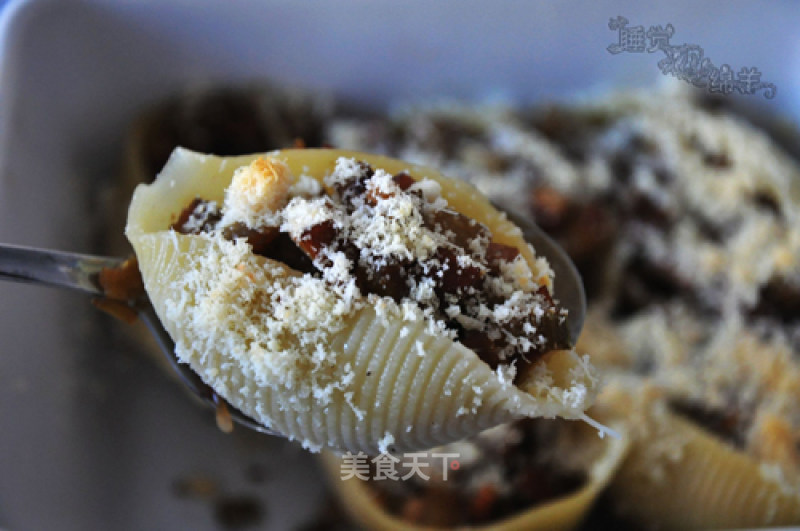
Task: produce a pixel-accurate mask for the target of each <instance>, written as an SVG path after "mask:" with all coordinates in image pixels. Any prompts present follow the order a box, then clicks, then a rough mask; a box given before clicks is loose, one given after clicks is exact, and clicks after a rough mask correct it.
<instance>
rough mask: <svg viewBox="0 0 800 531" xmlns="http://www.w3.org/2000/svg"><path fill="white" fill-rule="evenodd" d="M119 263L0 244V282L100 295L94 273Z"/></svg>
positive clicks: (114, 259)
mask: <svg viewBox="0 0 800 531" xmlns="http://www.w3.org/2000/svg"><path fill="white" fill-rule="evenodd" d="M122 262H123V260H122V259H120V258H109V257H104V256H92V255H86V254H77V253H67V252H61V251H52V250H49V249H36V248H33V247H24V246H19V245H8V244H0V279H2V280H11V281H15V282H27V283H33V284H42V285H45V286H55V287H60V288H69V289H75V290H78V291H82V292H84V293H89V294H91V295H100V296H102V295H103V290H102V288H101V287H100V285H99V284H98V280H97V275H98V273H100V271H101V270H102V269H103V268H106V267H117V266H119V265H120V264H122Z"/></svg>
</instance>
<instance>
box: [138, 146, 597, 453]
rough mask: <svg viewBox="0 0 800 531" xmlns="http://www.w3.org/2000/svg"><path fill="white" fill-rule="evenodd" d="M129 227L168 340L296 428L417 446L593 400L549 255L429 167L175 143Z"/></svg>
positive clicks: (569, 414)
mask: <svg viewBox="0 0 800 531" xmlns="http://www.w3.org/2000/svg"><path fill="white" fill-rule="evenodd" d="M126 235H127V236H128V238H129V240H130V242H131V243H132V245H133V247H134V250H135V252H136V255H137V258H138V260H139V265H140V270H141V273H142V277H143V280H144V285H145V288H146V290H147V293H148V295H149V296H150V298H151V300H152V302H153V305H154V307H155V309H156V312H157V313H158V315H159V317H160V319H161V320H162V322H163V324H164V326H165V328H166V329H167V331H168V332H169V333H170V335H171V336H172V338H173V339H174V340H175V343H176V355H177V356H178V358H179V360H180V361H182V362H185V363H188V364H190V366H191V367H192V368H193V369H194V370H195V371H196V372H197V373H198V374H199V375H200V376H201V378H202V379H203V380H204V381H205V382H206V383H208V384H209V385H210V386H211V387H212V388H213V389H214V390H215V391H216V392H217V393H218V394H219V395H220V396H222V397H223V398H224V399H226V400H227V401H228V402H230V403H231V404H232V405H233V406H234V407H236V408H238V409H240V410H241V411H242V412H244V413H245V414H247V415H249V416H251V417H252V418H254V419H255V420H257V421H258V422H261V423H263V424H265V425H267V426H269V427H271V428H272V429H274V430H277V431H280V432H281V433H283V434H285V435H286V436H287V437H289V438H291V439H295V440H298V441H301V443H302V444H303V446H304V447H306V448H309V449H312V450H317V449H320V448H321V447H329V448H332V449H336V450H349V451H365V452H367V453H370V454H376V453H378V452H387V451H389V452H392V451H402V450H409V449H420V448H429V447H432V446H435V445H440V444H444V443H447V442H450V441H454V440H458V439H461V438H464V437H466V436H469V435H473V434H476V433H478V432H480V431H482V430H484V429H486V428H488V427H491V426H495V425H497V424H500V423H503V422H507V421H510V420H513V419H518V418H523V417H555V416H561V417H566V418H579V417H581V416H582V415H583V411H584V410H585V409H586V408H587V407H588V406H589V405H590V404H591V402H592V400H593V397H594V394H595V387H596V380H595V377H594V375H593V372H592V369H591V366H590V364H589V361H588V358H586V357H581V356H578V355H577V354H576V353H575V352H574V351H572V350H570V349H569V348H568V347H569V344H568V336H567V330H566V325H565V318H566V315H565V312H564V311H563V310H562V309H561V308H559V306H558V304H557V302H556V301H554V300H553V299H552V297H551V295H550V294H551V293H552V283H553V278H552V273H551V271H550V269H549V266H548V265H547V262H546V261H545V260H544V259H542V258H541V257H537V256H536V255H535V254H534V250H533V249H532V248H531V247H530V246H529V245H527V244H526V243H525V241H524V240H523V238H522V236H521V233H520V231H519V229H518V228H516V227H515V226H514V225H513V224H511V223H510V222H509V221H508V220H507V219H506V217H505V215H504V214H502V213H501V212H499V211H497V210H496V209H494V208H493V207H492V206H491V205H490V203H489V202H488V201H487V200H486V199H485V198H484V197H483V196H481V195H480V194H479V193H478V192H476V191H475V189H474V188H472V187H471V186H470V185H468V184H466V183H464V182H462V181H457V180H452V179H447V178H445V177H443V176H441V175H440V174H439V173H437V172H435V171H433V170H430V169H427V168H422V167H416V166H411V165H409V164H406V163H404V162H401V161H397V160H393V159H388V158H385V157H378V156H371V155H366V154H362V153H355V152H341V151H336V150H285V151H278V152H273V153H269V154H265V155H261V156H259V155H254V156H245V157H232V158H220V157H215V156H210V155H201V154H198V153H194V152H190V151H188V150H184V149H177V150H176V151H175V152H174V153H173V155H172V156H171V158H170V159H169V161H168V163H167V165H166V166H165V168H164V169H163V171H162V172H161V173H160V174H159V176H158V177H157V179H156V180H155V182H154V183H153V184H150V185H140V186H139V187H138V188H137V190H136V192H135V194H134V197H133V201H132V203H131V206H130V210H129V215H128V224H127V228H126Z"/></svg>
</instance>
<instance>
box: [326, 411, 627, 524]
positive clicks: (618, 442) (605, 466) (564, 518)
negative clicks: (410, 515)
mask: <svg viewBox="0 0 800 531" xmlns="http://www.w3.org/2000/svg"><path fill="white" fill-rule="evenodd" d="M598 418H599V419H601V420H603V417H598ZM553 422H566V421H553ZM612 426H613V427H614V428H617V429H620V426H619V425H613V424H612ZM580 429H581V430H582V437H583V439H584V440H585V444H586V445H587V446H595V445H597V446H600V448H597V449H596V450H597V451H596V454H593V455H596V456H597V457H596V459H595V460H594V461H593V462H592V463H591V464H590V465H589V469H588V474H587V476H588V479H587V481H586V483H585V484H584V485H582V486H581V487H580V488H578V489H577V490H575V491H574V492H571V493H569V494H567V495H564V496H561V497H559V498H555V499H552V500H549V501H547V502H545V503H542V504H541V505H537V506H534V507H530V508H527V509H523V510H522V511H521V512H519V513H517V514H513V515H510V516H508V517H506V518H504V519H502V520H499V521H496V522H491V523H489V524H486V525H480V526H474V527H472V526H471V527H470V529H485V530H489V529H491V530H493V531H514V530H519V531H523V530H524V531H536V530H542V531H544V530H560V529H573V528H575V527H576V526H578V524H580V523H581V521H582V520H583V518H584V517H585V516H586V514H587V513H588V511H589V510H590V509H591V507H592V505H593V503H594V501H595V500H596V499H597V497H598V496H599V494H600V493H601V492H602V491H603V489H604V488H605V487H606V486H607V485H608V483H609V481H610V480H611V478H612V477H613V475H614V473H615V472H616V470H617V469H618V468H619V466H620V464H621V463H622V461H623V459H624V457H625V455H626V453H627V450H628V441H629V438H628V437H622V438H612V437H605V438H603V439H600V438H598V435H597V431H596V430H594V429H593V428H592V427H590V426H588V425H583V426H582V427H581V428H580ZM531 451H536V449H531ZM322 462H323V466H324V468H325V470H326V472H327V474H328V481H329V484H330V485H331V486H332V487H333V489H334V492H335V493H336V496H337V498H338V499H339V501H340V502H341V504H342V505H343V506H344V508H345V510H346V511H347V513H348V514H349V515H350V517H351V518H352V519H353V520H354V521H355V522H357V523H358V524H359V525H361V526H363V527H365V528H366V529H372V530H376V531H400V530H408V531H426V530H433V529H441V528H440V527H430V526H423V525H415V524H411V523H409V522H407V521H404V520H402V518H400V517H399V516H397V515H393V514H390V513H388V512H387V511H386V510H385V509H384V507H383V506H382V505H381V503H380V501H379V499H378V494H377V492H376V491H375V490H373V489H372V488H370V486H369V482H368V481H364V480H362V479H359V478H358V477H356V476H353V477H348V479H342V476H343V474H342V473H343V470H346V469H344V468H343V466H342V459H341V458H340V457H338V456H336V455H334V454H331V453H329V452H324V453H323V454H322ZM348 476H349V474H348ZM453 510H457V511H466V510H468V508H466V507H459V508H457V509H453Z"/></svg>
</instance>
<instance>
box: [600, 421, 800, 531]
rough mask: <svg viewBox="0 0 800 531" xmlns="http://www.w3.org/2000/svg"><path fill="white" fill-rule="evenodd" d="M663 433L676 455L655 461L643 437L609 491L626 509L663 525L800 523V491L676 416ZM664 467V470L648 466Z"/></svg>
mask: <svg viewBox="0 0 800 531" xmlns="http://www.w3.org/2000/svg"><path fill="white" fill-rule="evenodd" d="M659 417H660V422H663V423H664V425H662V426H661V428H663V429H660V430H659V431H660V432H661V433H664V434H669V438H670V439H671V440H674V441H676V444H675V445H674V446H675V448H674V451H675V453H674V454H673V455H671V456H661V459H659V462H658V463H656V462H654V461H653V454H652V452H648V450H649V449H650V447H651V445H655V444H658V443H659V442H660V441H654V440H646V439H645V440H641V441H638V442H637V443H636V444H635V445H634V446H633V447H632V448H631V451H630V453H629V456H628V458H627V459H626V460H625V463H624V464H623V466H622V468H621V469H620V471H619V473H618V474H617V475H616V477H615V478H614V480H613V482H612V484H611V487H610V491H611V494H612V496H613V497H614V498H615V499H616V500H619V504H620V508H621V510H623V511H624V512H625V514H626V515H630V516H633V517H636V518H639V519H642V520H643V521H648V522H658V524H659V526H660V527H663V528H665V529H698V528H699V529H713V528H733V527H736V528H742V527H757V526H776V525H798V524H800V492H798V491H797V489H796V488H792V487H790V486H789V485H788V484H786V483H782V481H781V478H780V477H779V475H775V474H772V475H771V474H770V471H769V468H768V467H765V466H762V465H761V464H760V463H759V462H758V461H756V460H755V459H753V458H751V457H750V456H748V455H747V454H745V453H743V452H740V451H738V450H736V449H735V448H733V447H732V446H729V445H728V444H726V443H724V442H722V441H721V440H719V439H717V438H716V437H714V436H712V435H711V434H709V433H708V432H706V431H704V430H702V429H700V428H698V427H697V426H696V425H695V424H693V423H692V422H689V421H687V420H686V419H683V418H681V417H679V416H677V415H675V414H672V413H666V414H665V416H664V417H661V416H659ZM654 467H659V468H660V470H659V474H657V475H652V474H648V470H652V469H653V468H654Z"/></svg>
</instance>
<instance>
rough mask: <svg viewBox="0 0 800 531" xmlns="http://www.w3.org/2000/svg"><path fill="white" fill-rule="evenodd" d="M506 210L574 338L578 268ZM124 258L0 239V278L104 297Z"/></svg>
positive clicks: (154, 328) (139, 304) (153, 323)
mask: <svg viewBox="0 0 800 531" xmlns="http://www.w3.org/2000/svg"><path fill="white" fill-rule="evenodd" d="M506 212H507V213H508V214H509V219H510V220H511V221H512V222H514V223H516V224H517V226H518V227H520V229H522V232H523V234H524V236H525V239H526V240H527V241H528V242H529V243H531V244H532V245H533V247H534V249H536V252H537V253H538V254H540V255H543V256H545V257H546V258H547V260H548V261H549V262H550V267H552V269H553V271H554V273H555V279H556V283H555V289H554V294H553V295H554V298H555V299H557V300H558V301H560V304H561V306H562V307H564V308H566V309H567V310H568V311H569V317H568V318H567V327H568V330H569V336H570V341H571V342H572V343H573V344H574V343H575V342H576V341H577V339H578V336H579V335H580V332H581V328H583V320H584V317H585V315H586V297H585V295H584V291H583V282H582V281H581V277H580V275H579V274H578V271H577V270H576V269H575V266H574V265H573V263H572V261H571V260H570V259H569V257H568V256H567V255H566V253H565V252H564V250H563V249H561V247H559V246H558V245H557V244H556V243H555V242H553V241H552V240H551V239H550V238H549V237H548V236H547V235H545V234H544V233H543V232H542V230H541V229H539V227H537V226H536V225H535V224H533V223H532V222H530V221H529V220H527V219H526V218H525V217H524V216H521V215H518V214H514V213H513V212H508V210H506ZM124 261H125V260H124V259H121V258H110V257H103V256H92V255H85V254H76V253H67V252H62V251H53V250H49V249H35V248H31V247H23V246H16V245H6V244H0V279H2V280H11V281H16V282H27V283H33V284H42V285H46V286H54V287H59V288H68V289H75V290H78V291H82V292H84V293H87V294H89V295H93V296H95V297H99V298H101V299H102V298H106V296H107V294H106V292H105V291H104V290H103V287H102V286H101V285H100V282H99V275H100V272H101V271H102V270H103V269H106V268H118V267H119V266H121V265H122V264H123V262H124ZM126 304H127V306H128V307H129V308H130V309H132V310H134V311H135V312H136V314H137V315H138V317H139V319H141V320H142V321H143V322H144V323H145V325H146V326H147V328H148V329H149V330H150V332H151V333H152V335H153V337H154V338H155V339H156V341H157V343H158V345H159V347H160V348H161V351H162V352H163V354H164V357H165V358H166V359H167V361H168V362H169V364H170V366H171V367H172V368H173V369H174V370H175V372H176V373H177V374H178V376H180V378H181V379H182V380H183V382H184V384H186V386H187V387H188V388H189V389H190V390H191V391H192V393H194V394H195V395H196V396H197V397H198V398H200V399H201V400H202V401H203V402H205V403H207V404H208V405H210V406H212V407H214V408H215V409H217V411H218V412H219V411H220V409H221V408H222V409H223V410H224V409H225V408H227V411H228V413H226V414H229V415H230V419H231V420H233V421H234V422H236V423H237V424H240V425H242V426H245V427H247V428H250V429H252V430H256V431H259V432H261V433H266V434H269V435H278V436H281V434H280V433H278V432H276V431H275V430H273V429H271V428H269V427H267V426H264V425H262V424H259V423H258V422H256V421H254V420H253V419H251V418H250V417H248V416H247V415H245V414H244V413H242V412H241V411H239V410H237V409H235V408H233V407H230V406H227V405H226V404H225V402H224V400H223V399H222V398H220V397H219V396H218V395H217V394H216V393H215V392H214V390H213V389H212V388H211V387H209V386H208V385H206V384H205V383H204V382H203V381H202V380H201V379H200V377H199V376H198V375H197V373H195V372H194V371H193V370H192V369H191V368H190V367H189V365H187V364H184V363H179V362H178V360H177V358H176V357H175V343H174V342H173V341H172V338H170V336H169V334H167V332H166V330H164V327H163V326H162V325H161V321H160V320H159V318H158V316H157V315H156V313H155V310H153V306H152V304H150V300H149V299H148V298H147V297H146V296H143V297H140V298H138V299H135V300H129V301H126ZM218 422H219V416H218Z"/></svg>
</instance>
